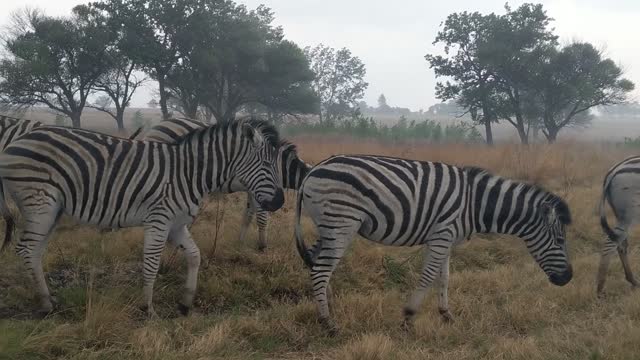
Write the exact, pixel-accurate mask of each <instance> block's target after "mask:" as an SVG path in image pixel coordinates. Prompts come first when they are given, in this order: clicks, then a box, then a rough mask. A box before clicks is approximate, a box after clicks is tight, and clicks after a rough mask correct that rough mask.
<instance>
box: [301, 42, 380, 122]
mask: <svg viewBox="0 0 640 360" xmlns="http://www.w3.org/2000/svg"><path fill="white" fill-rule="evenodd" d="M304 51H305V54H306V56H307V58H308V59H309V62H310V63H311V70H312V71H313V72H314V74H315V80H314V81H313V90H314V91H315V93H316V94H318V96H319V97H320V122H321V123H322V122H323V121H325V120H326V121H334V120H336V119H339V118H341V117H345V116H348V115H349V114H351V113H353V111H354V109H356V107H357V102H358V100H360V99H362V97H363V96H364V91H365V90H366V89H367V87H368V86H369V84H368V83H367V82H366V81H364V77H365V75H366V69H365V66H364V64H363V63H362V61H361V60H360V59H359V58H358V57H356V56H353V55H351V51H349V49H346V48H343V49H340V50H337V51H336V50H335V49H333V48H330V47H327V46H324V45H322V44H320V45H318V46H316V47H315V48H311V47H307V48H305V50H304Z"/></svg>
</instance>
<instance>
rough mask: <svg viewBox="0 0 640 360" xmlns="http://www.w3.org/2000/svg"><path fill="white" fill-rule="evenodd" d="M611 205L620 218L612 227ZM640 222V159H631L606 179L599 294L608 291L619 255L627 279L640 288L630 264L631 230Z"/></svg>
mask: <svg viewBox="0 0 640 360" xmlns="http://www.w3.org/2000/svg"><path fill="white" fill-rule="evenodd" d="M606 203H608V204H609V206H611V209H612V210H613V214H614V216H615V218H616V221H617V223H616V225H615V227H614V228H611V226H610V225H609V222H608V221H607V215H606V213H605V204H606ZM639 221H640V156H633V157H630V158H627V159H625V160H623V161H621V162H619V163H618V164H616V165H615V166H613V167H612V168H611V169H609V171H608V172H607V174H606V175H605V178H604V183H603V186H602V196H601V198H600V224H601V226H602V230H603V231H604V233H605V234H606V238H605V242H604V246H603V249H602V255H601V258H600V267H599V269H598V281H597V293H598V295H601V294H602V293H603V291H604V283H605V280H606V276H607V270H608V268H609V262H610V261H611V257H612V255H613V254H614V253H615V252H617V253H618V256H619V257H620V261H621V262H622V267H623V269H624V274H625V278H626V279H627V281H628V282H629V283H631V285H632V286H634V287H638V286H640V284H639V283H638V282H637V281H636V279H635V277H634V276H633V272H632V271H631V265H630V263H629V255H628V251H629V242H628V237H629V230H630V229H631V227H632V226H633V225H635V224H637V223H638V222H639Z"/></svg>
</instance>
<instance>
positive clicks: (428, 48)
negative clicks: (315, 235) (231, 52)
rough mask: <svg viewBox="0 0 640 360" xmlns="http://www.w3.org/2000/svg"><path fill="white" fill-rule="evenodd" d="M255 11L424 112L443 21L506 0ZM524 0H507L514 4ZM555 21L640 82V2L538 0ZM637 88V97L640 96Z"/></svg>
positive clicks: (354, 2) (326, 4)
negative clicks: (327, 49) (349, 57)
mask: <svg viewBox="0 0 640 360" xmlns="http://www.w3.org/2000/svg"><path fill="white" fill-rule="evenodd" d="M82 2H83V1H79V0H27V1H18V0H0V26H1V27H4V26H5V25H6V24H7V21H8V17H9V14H10V13H11V12H12V11H14V10H15V9H19V8H20V7H23V6H25V5H28V6H31V7H38V8H41V9H44V10H45V11H46V13H48V14H50V15H65V14H68V13H69V12H70V10H71V8H72V7H73V6H74V5H76V4H78V3H82ZM238 2H239V3H244V4H246V5H247V6H249V7H250V8H255V7H256V6H258V5H259V4H265V5H267V6H269V7H271V8H272V9H273V11H274V12H275V15H276V24H277V25H282V27H283V28H284V31H285V35H286V37H287V38H288V39H290V40H293V41H295V42H296V43H298V44H299V45H300V46H301V47H304V46H307V45H311V46H313V45H316V44H318V43H324V44H325V45H329V46H331V47H335V48H341V47H347V48H349V49H350V50H351V51H352V53H353V54H354V55H356V56H358V57H360V59H362V61H363V62H364V63H365V65H366V68H367V77H366V80H367V81H368V82H369V88H368V90H367V92H366V96H365V99H364V100H365V101H367V102H368V103H369V104H376V100H377V98H378V96H379V95H380V94H381V93H384V94H385V96H386V97H387V101H388V103H389V104H390V105H392V106H401V107H408V108H411V109H413V110H418V109H420V108H423V109H427V108H428V107H429V106H430V105H432V104H433V103H435V102H437V100H436V99H435V97H434V86H435V82H436V80H435V77H434V75H433V72H432V71H431V70H430V69H429V67H428V66H427V63H426V61H425V60H424V55H425V54H427V53H429V52H433V51H436V50H437V49H435V48H434V47H433V45H431V43H432V41H433V39H434V38H435V35H436V33H437V32H438V29H439V27H440V23H441V22H442V21H443V20H444V19H445V18H446V17H447V15H448V14H450V13H452V12H457V11H464V10H467V11H480V12H485V13H488V12H498V13H502V12H503V6H504V3H505V0H485V1H475V0H448V1H444V2H440V1H425V0H395V1H389V0H384V1H383V0H369V1H361V0H262V1H260V0H245V1H238ZM523 2H525V1H510V2H509V4H510V5H511V6H512V7H514V8H515V7H517V6H518V5H520V4H521V3H523ZM541 2H542V3H543V4H544V6H545V9H546V10H547V12H548V14H549V15H550V16H551V17H552V18H554V19H555V21H554V22H553V23H552V26H553V27H554V28H555V29H556V33H557V34H558V35H560V41H561V42H564V43H566V42H569V41H572V40H581V41H589V42H591V43H593V44H595V45H596V46H597V47H599V48H601V49H604V50H605V54H606V55H607V56H608V57H611V58H612V59H614V61H616V62H617V63H618V64H620V65H621V66H622V67H623V68H624V69H625V72H626V77H628V78H629V79H630V80H632V81H633V82H635V83H636V84H637V87H640V42H639V41H638V31H637V26H638V23H637V22H636V21H639V20H640V1H638V0H609V1H602V0H599V1H598V0H581V1H578V0H550V1H541ZM639 95H640V91H635V93H634V99H636V100H637V99H639V98H640V96H639ZM150 97H151V90H150V89H144V90H143V91H141V92H140V93H139V94H138V96H136V98H135V99H134V104H133V105H134V106H146V102H147V101H149V99H150Z"/></svg>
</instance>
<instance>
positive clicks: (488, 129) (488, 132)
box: [484, 119, 493, 146]
mask: <svg viewBox="0 0 640 360" xmlns="http://www.w3.org/2000/svg"><path fill="white" fill-rule="evenodd" d="M484 132H485V134H486V138H487V145H489V146H493V130H492V129H491V120H490V119H486V120H485V121H484Z"/></svg>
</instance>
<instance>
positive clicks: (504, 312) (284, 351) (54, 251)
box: [0, 138, 640, 360]
mask: <svg viewBox="0 0 640 360" xmlns="http://www.w3.org/2000/svg"><path fill="white" fill-rule="evenodd" d="M294 140H295V142H296V143H297V144H299V148H300V153H301V157H302V158H303V159H305V160H308V161H309V162H311V163H315V162H318V161H320V160H322V159H324V158H325V157H327V156H329V155H331V154H334V153H376V154H386V155H393V156H401V157H407V158H415V159H424V160H440V161H445V162H449V163H455V164H473V165H479V166H483V167H486V168H488V169H491V170H492V171H494V172H495V173H497V174H501V175H505V176H510V177H514V178H517V179H522V180H526V181H530V182H535V183H538V184H541V185H543V186H545V187H546V188H548V189H550V190H552V191H554V192H556V193H557V194H559V195H561V196H563V197H564V198H565V199H566V200H567V201H568V202H569V204H570V206H571V209H572V213H573V218H574V222H573V225H572V226H571V227H570V228H569V233H568V246H569V251H570V254H571V258H572V262H573V265H574V279H573V281H572V282H570V283H569V284H568V285H566V286H565V287H562V288H560V287H555V286H553V285H551V284H550V283H549V282H548V281H547V279H546V277H545V276H544V274H543V272H542V271H541V270H540V269H539V268H538V267H537V265H536V264H535V263H534V261H533V259H532V258H531V257H530V255H529V254H528V253H527V251H526V249H525V247H524V244H523V242H522V240H519V239H517V238H512V237H506V236H475V237H473V238H472V240H471V241H470V242H469V243H466V244H463V245H461V246H460V247H458V248H456V249H455V250H454V254H453V257H452V271H451V276H450V295H449V298H450V307H451V311H452V312H453V314H454V316H455V322H454V323H451V324H446V323H443V322H442V321H441V319H440V317H439V315H438V312H437V299H436V297H435V292H432V293H431V294H430V295H429V296H428V297H427V299H426V301H425V303H424V306H423V307H422V311H421V312H420V313H419V314H418V317H417V321H416V327H415V329H414V331H412V332H409V333H406V332H403V331H402V330H401V329H400V323H401V320H402V316H401V309H402V305H403V304H404V301H405V298H406V296H407V294H408V293H409V292H410V291H411V290H412V289H413V288H414V286H415V282H416V280H417V275H418V271H419V269H420V265H421V262H422V256H421V255H422V252H421V249H419V248H405V249H398V248H390V247H384V246H378V245H375V244H373V243H371V242H368V241H364V240H356V241H354V244H353V247H352V249H351V250H350V251H349V254H348V255H347V256H346V257H345V259H344V260H343V261H342V263H341V264H340V266H339V268H338V270H337V271H336V273H335V275H334V277H333V279H332V288H333V291H334V297H333V299H332V300H331V301H332V303H331V305H332V312H333V315H334V318H335V319H336V321H337V323H338V326H339V327H340V329H341V331H340V333H339V334H338V335H337V336H336V337H330V336H328V335H327V333H326V332H325V331H324V330H323V328H322V327H321V325H320V324H319V323H318V322H317V313H316V307H315V304H314V302H313V301H312V299H311V297H310V293H311V291H310V284H309V279H308V272H307V270H306V269H305V268H303V265H302V261H301V260H300V259H299V257H298V255H297V253H296V251H295V246H294V244H293V241H294V240H293V220H294V216H293V215H294V211H293V209H294V204H295V202H294V201H293V200H294V199H295V194H294V193H289V194H288V196H287V203H286V204H285V207H284V208H283V210H282V211H279V212H277V213H276V214H274V215H273V216H272V218H271V226H270V228H269V234H268V236H269V240H268V241H269V248H268V249H267V250H266V252H265V253H258V252H257V251H256V250H255V238H256V233H255V229H252V232H250V236H249V240H250V241H249V242H246V243H239V242H238V241H237V235H238V233H239V223H240V218H241V216H242V211H243V206H244V203H245V202H244V195H243V194H239V195H232V196H226V197H224V198H223V199H218V200H216V199H214V200H211V201H210V202H209V203H208V204H207V206H206V208H205V209H204V211H203V212H202V213H201V216H200V217H199V218H198V220H197V222H196V223H195V224H194V225H193V227H192V232H193V235H194V238H195V239H196V241H197V242H198V244H199V246H200V249H201V251H202V255H203V261H202V267H201V271H200V278H199V284H198V292H197V295H196V309H195V313H194V314H192V315H190V316H189V317H187V318H181V317H178V316H177V315H176V311H175V304H176V302H177V301H178V299H179V298H180V293H181V289H182V286H183V280H184V275H185V270H186V268H185V264H184V260H183V258H182V257H181V255H180V254H173V253H168V252H167V253H166V254H165V256H164V258H163V263H162V264H163V265H162V267H161V270H160V275H159V278H158V281H157V282H156V286H155V289H156V290H155V291H156V292H155V304H156V311H158V313H159V315H160V319H158V320H145V319H144V316H143V314H142V313H141V312H140V311H139V310H138V307H137V306H138V304H139V303H140V301H141V298H142V296H141V295H142V294H141V283H142V279H141V278H142V276H141V273H140V266H141V264H140V263H141V258H142V231H141V230H140V229H125V230H121V231H119V232H114V233H105V234H100V233H98V232H96V231H94V230H93V229H92V228H88V227H79V226H75V225H73V224H72V223H70V222H67V221H64V222H63V224H62V225H61V226H60V227H59V228H58V231H57V232H56V233H55V235H54V236H53V238H52V239H51V241H50V243H49V247H48V251H47V255H46V257H45V271H46V272H47V279H48V282H49V285H50V288H51V289H52V291H53V293H54V295H55V296H56V297H57V299H58V302H59V305H58V309H57V311H56V312H55V313H54V314H52V315H50V316H49V317H47V318H46V319H45V320H36V319H34V318H33V317H32V315H31V311H32V310H34V309H35V308H36V306H37V302H36V299H35V296H34V292H33V289H32V287H31V285H30V284H31V282H30V280H29V278H28V277H27V276H26V274H25V273H24V271H23V265H22V262H21V261H20V259H19V258H18V257H17V256H16V255H15V254H13V253H12V252H6V253H4V254H2V255H0V317H1V318H2V320H0V358H2V359H54V358H64V359H218V358H225V359H362V360H368V359H393V360H402V359H526V360H535V359H637V358H638V356H639V355H638V354H640V327H639V326H638V321H640V298H639V296H640V294H639V293H638V292H637V291H633V290H632V289H631V288H630V286H629V285H628V284H627V283H626V282H625V281H624V278H623V274H622V270H621V266H620V264H619V262H618V261H617V260H615V261H613V264H612V267H611V269H610V276H609V278H608V282H607V286H606V294H607V296H606V297H605V298H604V299H598V298H597V297H596V296H595V274H596V269H597V264H598V258H599V255H598V249H599V246H600V243H601V242H602V237H603V236H602V233H601V230H600V228H599V225H598V221H597V217H596V208H597V206H596V204H597V201H598V199H599V196H600V186H601V182H602V178H603V176H604V173H605V172H606V170H607V169H608V168H609V167H610V166H611V165H613V164H614V163H615V162H617V161H619V160H621V159H622V158H624V157H625V156H626V155H628V154H626V153H625V150H621V149H617V148H612V147H607V146H604V145H596V144H560V145H555V146H532V147H530V148H522V147H517V146H511V145H503V146H498V147H495V148H491V149H490V148H486V147H483V146H480V145H477V146H462V145H441V146H436V145H425V144H405V145H395V146H391V145H383V144H377V143H373V142H353V141H351V140H348V139H343V140H335V139H334V140H325V141H320V140H318V139H313V138H297V139H294ZM313 232H314V230H313V228H312V226H311V224H310V222H309V221H308V219H307V220H305V235H306V241H307V243H310V242H311V241H312V239H313ZM636 244H637V241H634V240H633V239H632V240H631V245H632V246H631V248H632V250H631V253H632V254H631V259H632V263H633V264H638V260H640V255H639V254H638V252H637V245H636ZM636 270H640V267H638V266H636Z"/></svg>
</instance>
